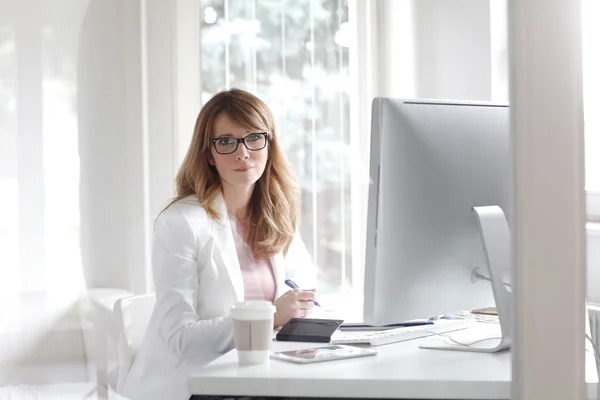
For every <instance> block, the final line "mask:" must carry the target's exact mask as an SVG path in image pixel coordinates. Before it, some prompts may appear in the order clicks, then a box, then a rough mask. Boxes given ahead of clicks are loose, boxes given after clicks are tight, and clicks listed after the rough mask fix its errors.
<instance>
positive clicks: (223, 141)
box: [219, 138, 233, 146]
mask: <svg viewBox="0 0 600 400" xmlns="http://www.w3.org/2000/svg"><path fill="white" fill-rule="evenodd" d="M219 144H220V145H221V146H228V145H231V144H233V139H231V138H223V139H219Z"/></svg>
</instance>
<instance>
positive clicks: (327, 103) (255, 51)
mask: <svg viewBox="0 0 600 400" xmlns="http://www.w3.org/2000/svg"><path fill="white" fill-rule="evenodd" d="M200 6H201V10H202V11H201V14H202V16H203V19H204V20H203V21H202V22H203V23H202V28H201V43H202V73H203V75H202V88H203V102H205V101H206V100H208V98H210V96H212V95H213V94H214V93H216V92H217V91H218V90H221V89H223V88H231V87H237V88H241V89H245V90H248V91H251V92H253V93H255V94H257V95H258V96H259V97H260V98H261V99H263V100H264V101H265V102H266V103H267V104H268V105H269V107H270V108H271V109H272V111H273V113H274V114H275V118H276V120H277V126H278V128H279V131H280V135H281V139H282V143H283V147H284V150H285V152H286V154H287V156H288V157H289V159H290V161H291V163H292V164H293V166H294V168H295V171H296V175H297V178H298V183H299V185H300V188H301V224H300V231H301V234H302V238H303V240H304V242H305V243H306V245H307V247H308V249H309V251H310V252H311V254H312V256H313V260H314V261H315V263H316V264H317V267H318V270H319V291H320V292H321V293H322V294H326V293H340V292H345V291H346V289H349V288H350V287H351V285H352V281H351V277H352V259H351V252H350V244H351V241H352V219H351V206H352V205H351V202H350V188H351V185H350V172H349V171H350V168H349V162H348V159H349V157H350V154H351V153H352V152H351V149H350V133H349V128H348V127H349V118H350V117H349V115H350V112H349V107H350V105H349V103H350V102H349V93H350V89H351V88H350V82H349V79H348V67H349V55H348V38H347V35H348V34H349V27H348V4H347V1H344V0H296V1H292V0H219V1H214V0H213V1H211V0H201V1H200ZM207 15H209V16H211V18H207ZM215 15H216V18H215Z"/></svg>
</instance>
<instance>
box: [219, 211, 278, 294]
mask: <svg viewBox="0 0 600 400" xmlns="http://www.w3.org/2000/svg"><path fill="white" fill-rule="evenodd" d="M229 222H230V223H231V232H232V233H233V239H234V241H235V249H236V250H237V255H238V260H239V262H240V268H241V270H242V278H243V279H244V300H267V301H274V300H275V294H276V293H277V286H276V283H275V275H274V274H273V269H272V268H271V261H270V260H269V259H262V260H259V261H256V260H255V259H254V256H253V255H252V249H251V248H250V246H248V244H247V243H246V241H245V240H244V225H243V223H241V221H238V220H237V219H236V218H235V217H232V216H230V217H229Z"/></svg>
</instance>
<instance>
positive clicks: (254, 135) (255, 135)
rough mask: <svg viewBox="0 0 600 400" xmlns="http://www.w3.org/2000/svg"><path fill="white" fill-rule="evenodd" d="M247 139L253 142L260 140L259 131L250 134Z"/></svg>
mask: <svg viewBox="0 0 600 400" xmlns="http://www.w3.org/2000/svg"><path fill="white" fill-rule="evenodd" d="M246 140H249V141H251V142H256V141H257V140H258V133H253V134H252V135H248V137H247V138H246Z"/></svg>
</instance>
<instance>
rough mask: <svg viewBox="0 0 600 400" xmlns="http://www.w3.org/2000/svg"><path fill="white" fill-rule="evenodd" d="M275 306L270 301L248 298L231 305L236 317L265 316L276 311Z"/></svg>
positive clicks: (253, 317)
mask: <svg viewBox="0 0 600 400" xmlns="http://www.w3.org/2000/svg"><path fill="white" fill-rule="evenodd" d="M275 310H276V308H275V306H274V305H273V304H272V303H271V302H270V301H265V300H248V301H240V302H238V303H236V304H235V305H233V306H232V307H231V311H232V313H233V316H234V318H244V319H245V318H250V319H255V318H265V317H267V318H268V317H270V316H272V315H273V314H274V313H275Z"/></svg>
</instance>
